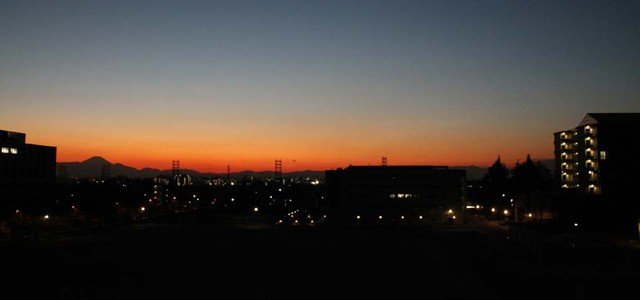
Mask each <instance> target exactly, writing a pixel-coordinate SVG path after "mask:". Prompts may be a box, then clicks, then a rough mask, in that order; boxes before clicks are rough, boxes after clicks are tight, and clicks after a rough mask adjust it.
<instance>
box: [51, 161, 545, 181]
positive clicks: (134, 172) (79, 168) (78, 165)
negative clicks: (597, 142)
mask: <svg viewBox="0 0 640 300" xmlns="http://www.w3.org/2000/svg"><path fill="white" fill-rule="evenodd" d="M542 163H543V164H544V165H545V166H546V167H547V168H549V170H551V171H553V168H554V160H553V159H543V160H542ZM107 164H109V165H111V168H110V176H111V177H118V176H124V177H129V178H152V177H156V176H160V175H165V176H170V175H171V170H160V169H152V168H143V169H136V168H133V167H129V166H125V165H123V164H120V163H111V162H109V161H108V160H106V159H104V158H102V157H100V156H94V157H91V158H89V159H87V160H85V161H82V162H59V163H57V174H58V176H63V177H65V176H66V177H78V178H98V177H101V176H102V168H103V166H104V165H107ZM451 168H452V169H460V170H466V171H467V179H468V180H479V179H482V177H483V176H484V174H485V173H486V171H487V168H485V167H477V166H453V167H451ZM180 172H181V173H182V174H190V175H191V176H193V177H223V176H226V173H202V172H198V171H195V170H188V169H182V170H180ZM284 175H287V176H300V177H316V178H317V177H323V176H324V171H312V170H307V171H297V172H289V173H285V174H284ZM230 176H232V177H234V178H241V177H245V176H252V177H255V178H269V177H273V171H259V172H256V171H251V170H246V171H241V172H234V173H231V174H230Z"/></svg>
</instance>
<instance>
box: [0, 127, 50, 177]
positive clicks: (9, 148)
mask: <svg viewBox="0 0 640 300" xmlns="http://www.w3.org/2000/svg"><path fill="white" fill-rule="evenodd" d="M55 177H56V147H50V146H41V145H33V144H27V143H26V134H24V133H20V132H12V131H5V130H0V183H7V184H12V183H32V182H48V181H53V180H55Z"/></svg>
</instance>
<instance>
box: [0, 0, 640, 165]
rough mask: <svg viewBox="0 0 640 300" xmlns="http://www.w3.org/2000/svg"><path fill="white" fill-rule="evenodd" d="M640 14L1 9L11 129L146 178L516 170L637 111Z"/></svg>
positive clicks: (253, 6)
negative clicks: (147, 170) (595, 123)
mask: <svg viewBox="0 0 640 300" xmlns="http://www.w3.org/2000/svg"><path fill="white" fill-rule="evenodd" d="M638 16H640V1H615V2H610V1H602V2H600V1H353V2H352V1H344V0H343V1H313V2H312V1H238V0H235V1H175V2H172V1H130V0H129V1H115V0H112V1H1V2H0V129H5V130H12V131H19V132H25V133H27V142H30V143H35V144H45V145H54V146H57V147H58V161H80V160H85V159H87V158H89V157H91V156H94V155H99V156H103V157H105V158H106V159H108V160H109V161H111V162H120V163H123V164H126V165H130V166H134V167H137V168H142V167H155V168H162V169H169V168H171V161H172V160H180V161H181V167H183V168H189V169H196V170H201V171H214V172H221V171H225V170H226V166H227V164H229V165H231V167H232V169H233V170H243V169H254V170H272V169H273V160H274V159H275V158H281V159H282V160H283V169H284V171H285V172H287V171H292V170H302V169H314V170H322V169H329V168H337V167H344V166H347V165H349V164H379V163H380V157H381V156H383V155H386V156H387V157H388V158H389V163H390V164H439V165H441V164H444V165H481V166H486V165H489V164H490V163H491V162H492V161H493V160H495V158H496V157H497V156H498V155H501V156H502V158H503V160H505V161H506V162H507V163H508V164H512V163H514V162H515V161H516V160H517V159H518V158H523V157H524V156H526V154H527V153H530V154H531V155H532V156H533V157H536V158H550V157H552V155H553V132H554V131H558V130H562V129H568V128H571V127H574V126H575V125H577V123H578V122H579V121H580V120H581V118H582V117H583V116H584V115H585V114H586V113H587V112H638V111H640V17H638Z"/></svg>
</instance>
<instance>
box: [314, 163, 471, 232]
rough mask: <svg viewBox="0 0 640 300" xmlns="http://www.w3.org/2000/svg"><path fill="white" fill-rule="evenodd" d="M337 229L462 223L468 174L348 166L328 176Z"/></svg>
mask: <svg viewBox="0 0 640 300" xmlns="http://www.w3.org/2000/svg"><path fill="white" fill-rule="evenodd" d="M326 185H327V196H328V197H329V208H330V211H331V214H332V216H333V217H332V219H333V220H334V221H335V222H337V223H340V224H389V223H394V224H399V223H407V224H416V223H434V222H436V223H437V222H443V221H446V220H452V219H455V218H456V216H457V217H460V213H461V212H462V206H463V204H464V202H465V188H466V172H465V171H464V170H452V169H449V168H448V167H442V166H350V167H347V168H345V169H338V170H332V171H327V172H326Z"/></svg>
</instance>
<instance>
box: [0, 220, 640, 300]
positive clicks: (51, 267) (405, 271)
mask: <svg viewBox="0 0 640 300" xmlns="http://www.w3.org/2000/svg"><path fill="white" fill-rule="evenodd" d="M183 221H184V220H182V221H177V222H168V223H162V224H148V225H136V226H132V227H127V228H121V229H115V230H112V231H108V232H102V233H95V234H91V235H84V236H78V237H67V238H61V239H57V240H55V241H48V242H44V243H40V244H39V245H38V246H34V245H33V244H30V243H26V242H25V243H24V244H12V245H5V246H3V247H2V248H0V250H1V253H0V262H1V263H2V267H3V268H2V269H3V274H4V275H5V276H4V277H5V278H4V279H3V281H2V286H3V290H5V291H12V292H18V293H20V294H21V295H22V296H23V297H26V296H44V297H47V298H54V299H55V298H60V299H94V298H98V299H150V298H157V297H162V298H166V297H174V298H176V299H202V298H203V297H204V298H222V299H229V298H232V297H233V298H252V299H310V298H311V299H335V298H343V299H364V298H386V299H415V298H422V299H513V298H519V299H523V298H524V299H543V298H547V297H549V296H552V295H553V296H555V297H554V298H560V297H561V298H565V299H574V298H576V297H577V298H585V299H586V298H588V296H591V295H596V294H597V293H602V292H606V293H610V292H612V290H613V291H615V292H619V293H622V292H624V291H625V287H626V288H628V289H630V290H631V289H632V287H633V286H628V285H627V284H628V283H629V282H632V281H633V280H637V279H638V277H637V274H638V273H636V271H635V270H638V268H637V266H638V265H639V264H638V256H637V252H616V251H617V250H616V251H613V250H612V251H602V249H599V250H598V251H596V252H595V253H592V252H590V251H588V250H584V251H583V250H581V251H583V252H584V253H579V252H578V251H576V250H575V249H573V250H571V251H570V252H567V251H564V250H563V251H564V252H563V251H560V250H559V251H560V252H558V253H557V254H553V255H546V256H545V257H543V258H541V257H540V256H539V255H537V254H535V253H529V252H527V251H526V250H523V249H521V248H519V247H518V246H517V245H515V244H514V243H512V242H511V241H509V240H508V239H507V236H506V234H505V233H501V232H499V231H495V232H494V231H486V230H484V231H478V230H475V229H473V230H472V229H467V228H451V229H438V230H433V229H427V228H376V229H367V228H352V229H342V230H332V229H328V228H302V227H295V228H290V227H289V228H276V229H274V228H264V227H263V228H260V227H258V226H254V227H252V228H246V227H242V228H233V227H230V226H221V225H211V224H206V223H205V224H201V223H199V224H197V225H194V224H190V223H188V222H186V223H185V222H183ZM591 250H593V249H591ZM625 251H627V250H625ZM598 255H600V256H605V257H604V258H598V259H596V257H598ZM589 257H590V259H585V258H589ZM636 282H637V281H636ZM203 295H204V296H203ZM28 298H30V297H28Z"/></svg>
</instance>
